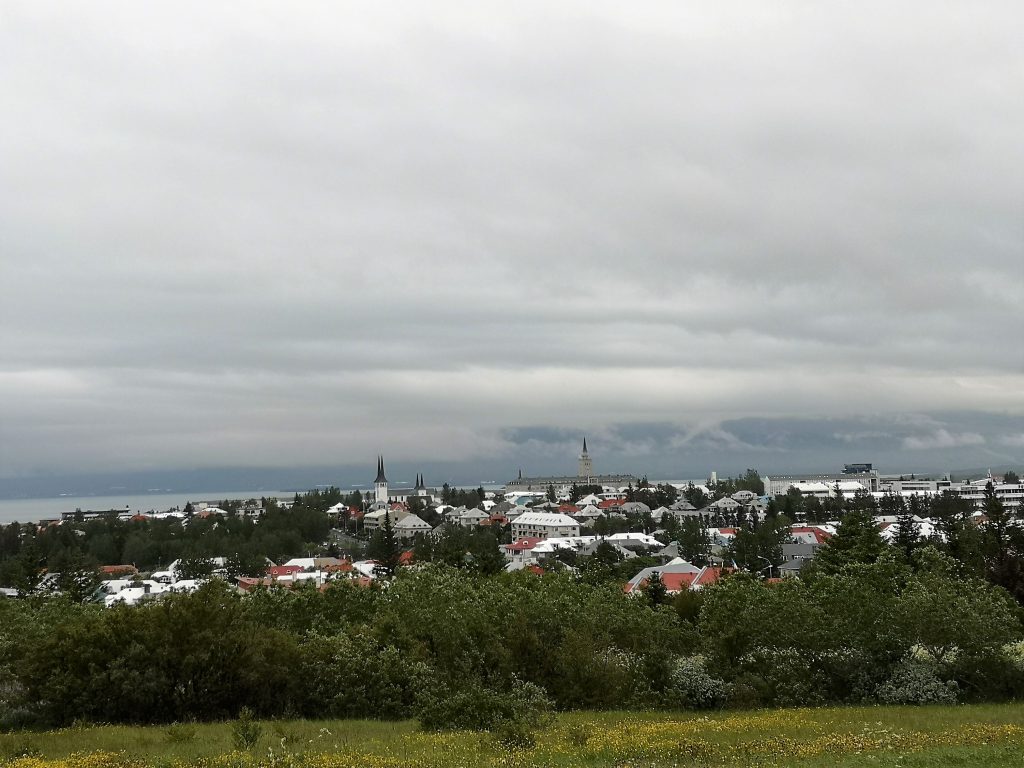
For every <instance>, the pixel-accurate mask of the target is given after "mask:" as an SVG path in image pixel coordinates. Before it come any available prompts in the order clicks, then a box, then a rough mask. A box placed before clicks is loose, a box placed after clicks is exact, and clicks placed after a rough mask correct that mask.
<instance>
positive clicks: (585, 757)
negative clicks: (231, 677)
mask: <svg viewBox="0 0 1024 768" xmlns="http://www.w3.org/2000/svg"><path fill="white" fill-rule="evenodd" d="M261 727H262V735H261V736H260V738H259V741H258V742H257V744H256V746H255V747H253V748H252V749H251V750H249V751H237V750H235V748H234V743H233V735H232V733H233V729H232V724H230V723H219V724H211V725H188V724H184V725H173V726H164V727H160V726H151V727H126V726H90V727H80V728H68V729H64V730H59V731H49V732H19V733H10V734H3V735H0V764H2V765H3V766H4V768H142V767H143V766H158V767H160V768H164V767H166V768H172V767H174V766H181V767H182V768H186V767H188V768H256V767H257V766H267V767H268V768H277V767H278V766H280V768H291V767H292V766H296V767H303V768H334V767H335V766H337V767H338V768H341V766H352V767H353V768H355V767H357V766H372V767H377V768H391V767H393V768H399V767H401V766H410V767H411V768H433V767H434V766H437V768H442V766H443V767H444V768H448V767H449V766H450V767H452V768H456V767H458V766H462V767H464V768H478V767H484V766H486V767H488V768H491V767H493V768H500V767H502V766H509V768H512V767H513V766H523V767H525V766H551V767H552V768H555V767H559V768H561V767H563V766H564V767H566V768H568V767H570V766H587V767H593V768H600V767H602V766H618V767H621V768H626V766H635V767H636V768H640V766H645V767H650V766H654V767H655V768H660V767H661V766H682V765H700V766H708V765H715V766H783V765H787V766H788V765H793V766H808V768H809V767H810V766H835V765H840V766H902V767H904V768H906V767H914V766H948V765H954V766H1005V765H1022V764H1024V705H1018V704H1008V705H984V706H962V707H922V708H900V707H868V708H832V709H792V710H765V711H757V712H742V713H736V712H729V713H715V714H708V715H703V714H694V713H685V714H665V713H650V714H636V713H576V714H565V715H560V716H558V717H557V718H556V719H555V720H554V722H553V723H552V724H551V725H550V727H548V728H546V729H544V730H542V731H540V732H539V733H538V734H537V736H536V744H535V745H534V746H533V747H532V748H529V749H523V748H510V747H508V746H505V745H503V744H502V743H500V742H499V741H498V740H497V739H496V738H494V737H493V736H491V735H489V734H479V733H464V732H459V733H445V734H427V733H421V732H419V731H417V729H416V726H415V724H414V723H411V722H401V723H382V722H376V721H354V720H348V721H308V720H303V721H274V722H264V723H261Z"/></svg>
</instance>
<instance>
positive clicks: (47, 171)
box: [0, 2, 1024, 475]
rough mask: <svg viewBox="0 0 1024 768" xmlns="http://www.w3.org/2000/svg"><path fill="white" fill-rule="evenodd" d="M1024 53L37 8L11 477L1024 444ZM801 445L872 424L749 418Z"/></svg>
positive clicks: (1011, 31)
mask: <svg viewBox="0 0 1024 768" xmlns="http://www.w3.org/2000/svg"><path fill="white" fill-rule="evenodd" d="M1022 34H1024V13H1022V12H1021V10H1020V7H1019V5H1018V4H1015V3H991V4H985V5H983V6H979V5H977V4H973V3H950V4H943V5H941V6H936V5H934V4H929V3H909V4H902V5H899V6H897V7H893V6H892V5H891V4H882V3H878V4H826V5H813V4H798V3H794V4H788V5H781V6H766V5H764V4H762V3H747V4H743V3H741V4H734V5H729V6H722V7H719V6H695V5H694V6H690V5H685V4H678V3H668V2H665V3H649V4H645V5H644V6H643V7H640V8H635V7H630V8H627V7H625V6H622V5H621V4H617V3H601V2H598V3H593V2H585V3H584V2H580V3H562V4H558V5H554V6H553V5H551V4H546V3H534V4H531V3H527V4H519V5H517V6H515V7H514V8H511V7H508V6H507V5H502V4H488V3H474V4H456V3H445V2H440V3H432V4H431V5H430V6H429V7H427V6H423V5H421V4H415V3H408V4H401V3H400V4H397V5H389V6H382V5H380V4H376V3H362V4H349V5H345V6H343V7H339V6H337V5H335V4H329V3H310V4H305V5H304V6H302V7H301V8H296V7H294V6H287V5H285V4H283V3H281V4H273V3H247V4H245V5H240V6H227V5H222V6H210V4H204V3H177V4H175V5H174V6H173V7H172V6H167V7H156V6H141V5H138V4H131V3H99V4H90V5H89V6H88V7H84V6H76V5H74V4H62V3H56V4H39V3H30V2H15V3H8V4H5V5H4V7H3V9H2V10H0V67H2V69H3V71H4V78H3V80H2V82H0V103H2V104H3V105H4V112H5V115H6V116H7V119H5V120H4V121H3V122H2V124H0V177H2V178H3V179H4V183H3V185H0V257H2V270H3V271H2V281H0V282H2V292H3V301H2V302H0V327H2V328H3V335H2V336H0V402H2V403H3V405H2V408H3V411H4V412H3V418H2V419H0V446H2V447H0V474H6V475H16V474H22V473H26V472H31V471H46V470H62V471H76V470H82V469H111V468H118V467H136V468H149V467H156V466H164V465H168V464H170V465H176V466H181V465H189V466H192V465H208V466H214V465H216V466H224V465H250V466H256V465H267V466H272V465H295V464H311V465H317V466H320V465H323V464H324V463H332V462H349V461H361V460H362V459H363V458H364V457H365V456H366V455H371V456H372V455H376V453H377V452H378V451H380V450H386V451H388V452H389V453H390V454H392V455H395V456H398V457H405V458H408V459H415V458H416V457H418V456H421V455H430V456H432V457H434V458H436V459H437V460H450V461H469V460H473V461H478V460H479V461H483V460H485V459H488V460H493V461H506V460H507V461H509V462H513V461H518V460H519V459H520V458H522V454H521V453H519V451H520V448H521V444H520V443H519V442H517V440H518V439H519V438H518V435H520V434H527V433H526V432H521V433H517V432H515V431H509V429H510V428H514V427H517V426H518V427H525V426H529V425H536V424H543V425H546V426H547V427H548V428H550V429H553V430H555V431H554V432H553V433H552V435H554V437H553V438H552V439H549V438H551V435H548V436H535V437H534V438H531V439H532V440H533V443H531V445H533V446H534V448H536V449H537V450H542V446H544V445H550V444H553V443H557V445H558V449H557V450H555V449H553V452H552V453H550V455H551V456H554V455H555V454H558V452H559V451H561V450H562V449H563V448H564V450H566V451H568V450H575V449H574V448H571V445H570V444H573V445H574V444H575V443H574V441H575V440H576V439H577V438H578V437H579V435H580V434H582V433H583V431H586V432H587V434H588V435H593V436H594V440H595V441H597V442H598V444H600V443H601V442H602V441H607V444H608V446H609V448H611V446H612V444H613V443H615V441H618V443H616V445H617V447H616V448H615V450H617V451H620V452H621V455H622V456H623V457H638V460H639V457H644V456H647V455H649V454H650V453H651V452H652V451H655V450H656V449H658V448H659V446H662V447H665V446H667V447H668V449H669V450H672V451H675V452H677V455H678V457H679V458H680V460H683V459H685V460H687V461H689V460H690V457H691V453H688V452H694V451H697V450H698V449H702V450H709V451H713V452H715V453H713V456H719V455H720V456H722V457H727V456H730V455H731V456H734V457H739V456H747V455H755V454H758V453H759V452H761V453H763V452H766V451H773V450H791V449H792V450H798V444H799V441H804V442H803V445H804V446H805V447H806V446H815V447H816V449H817V450H819V451H820V452H821V453H820V454H819V456H820V457H821V458H822V459H826V460H831V458H832V457H835V458H837V459H838V457H839V456H840V453H841V451H840V448H843V447H848V446H851V445H853V446H859V445H861V444H864V442H865V441H871V440H878V441H883V442H884V441H886V440H889V441H891V443H884V444H885V445H890V444H891V446H892V449H893V450H901V451H904V452H907V453H908V454H913V455H918V454H921V453H929V452H933V451H939V452H949V451H955V450H965V451H968V452H970V451H973V452H980V451H994V452H1000V451H1003V452H1010V453H1013V451H1018V452H1019V448H1020V442H1021V441H1020V435H1021V434H1024V429H1021V428H1020V425H1019V424H1018V425H1017V426H1016V427H1014V428H1013V429H1010V428H1008V429H1006V430H1005V431H1004V432H999V430H998V429H996V428H994V427H991V425H989V424H988V423H987V421H986V418H987V417H986V416H985V414H986V413H995V414H1011V415H1013V414H1019V413H1021V411H1022V410H1024V395H1022V392H1024V359H1022V355H1021V351H1020V345H1019V344H1016V343H1015V340H1016V339H1019V338H1020V333H1021V331H1022V330H1024V317H1022V311H1021V302H1020V296H1021V294H1022V289H1024V282H1022V276H1021V270H1020V265H1021V263H1022V261H1024V225H1022V221H1024V215H1022V212H1024V144H1022V142H1021V141H1020V139H1019V137H1020V134H1021V129H1022V127H1024V104H1022V101H1021V99H1020V98H1019V94H1020V93H1021V92H1022V91H1024V53H1022V49H1021V46H1020V45H1019V41H1020V39H1021V37H1022ZM950 411H956V412H959V413H966V412H976V413H977V423H967V422H965V423H956V424H945V422H943V421H942V419H941V418H936V421H937V422H942V423H936V424H931V425H923V426H922V427H921V429H919V430H918V431H916V432H913V431H907V430H896V429H891V428H890V427H888V426H886V424H885V422H886V420H887V419H889V418H892V417H891V416H890V415H891V414H898V413H904V412H906V413H919V414H920V413H946V412H950ZM857 414H880V416H879V417H878V418H879V419H880V423H873V422H871V418H874V417H868V418H867V423H862V422H861V421H859V420H858V419H859V418H860V417H857V418H854V417H855V416H856V415H857ZM806 416H830V417H836V418H842V417H846V418H850V419H853V421H851V423H849V424H845V425H843V424H834V423H832V422H830V421H828V420H827V419H826V420H825V421H822V422H820V423H819V422H807V421H799V419H798V420H797V421H798V422H799V423H800V424H803V425H804V426H805V427H807V428H806V429H802V431H799V430H798V431H797V432H792V433H789V432H785V430H783V432H785V434H774V433H772V428H771V427H769V428H767V430H768V432H769V433H772V434H769V435H767V436H766V435H760V434H758V433H757V430H756V429H754V428H753V427H751V429H753V432H751V431H750V429H746V428H739V427H736V426H735V424H734V425H733V427H732V428H731V427H730V426H729V425H730V424H733V423H734V422H736V423H739V424H741V425H742V424H746V425H747V426H748V427H750V422H744V421H743V419H744V418H754V417H763V418H768V419H781V418H793V417H806ZM997 418H1003V417H1002V416H998V417H997ZM1006 418H1007V419H1010V416H1007V417H1006ZM967 421H968V422H970V420H967ZM773 423H774V422H773ZM630 424H632V425H646V426H641V427H640V428H637V429H632V428H630V429H627V428H625V427H623V426H622V425H630ZM658 424H660V425H664V424H673V425H680V429H679V430H678V431H673V432H672V433H671V435H669V436H666V434H665V433H664V430H662V429H661V428H658V427H654V426H651V425H658ZM819 427H820V428H821V429H825V430H827V432H826V433H824V434H819V433H818V432H816V431H815V430H817V429H818V428H819ZM990 427H991V428H990ZM791 428H792V429H796V427H791ZM644 430H647V431H646V432H645V431H644ZM787 446H789V447H787ZM864 447H868V446H867V445H864ZM876 447H877V446H876ZM545 455H549V454H545ZM559 455H561V454H559ZM569 455H570V457H571V455H572V454H571V453H570V454H569ZM842 455H844V456H845V455H846V453H842ZM943 455H944V456H945V455H946V454H943ZM972 455H973V454H972ZM552 460H554V459H552ZM744 460H745V459H744ZM570 461H571V459H570Z"/></svg>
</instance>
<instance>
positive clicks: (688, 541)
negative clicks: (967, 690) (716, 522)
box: [677, 517, 711, 565]
mask: <svg viewBox="0 0 1024 768" xmlns="http://www.w3.org/2000/svg"><path fill="white" fill-rule="evenodd" d="M677 533H678V539H677V540H678V542H679V554H680V555H681V556H682V557H683V558H685V559H686V560H688V561H689V562H691V563H693V564H694V565H707V564H708V563H710V562H711V534H710V533H708V529H707V527H706V526H705V525H704V522H703V521H702V520H701V519H700V518H697V517H684V518H683V519H682V521H680V523H679V530H678V532H677Z"/></svg>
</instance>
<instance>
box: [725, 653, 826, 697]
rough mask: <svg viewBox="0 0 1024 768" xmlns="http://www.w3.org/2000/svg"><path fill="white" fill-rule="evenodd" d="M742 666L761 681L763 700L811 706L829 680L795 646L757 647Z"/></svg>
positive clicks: (745, 658)
mask: <svg viewBox="0 0 1024 768" xmlns="http://www.w3.org/2000/svg"><path fill="white" fill-rule="evenodd" d="M740 661H741V664H742V667H743V668H744V669H745V670H747V671H749V672H753V673H754V674H755V675H757V676H758V677H759V678H761V680H762V681H763V682H764V683H765V685H766V687H767V690H766V691H763V692H762V693H763V695H764V698H763V702H764V703H766V704H768V703H771V704H775V705H778V706H783V707H788V706H802V707H806V706H815V705H818V704H821V703H823V702H824V701H825V697H826V694H827V691H828V690H829V681H828V678H827V676H826V675H825V674H824V672H823V671H822V670H821V669H820V668H819V667H818V666H817V665H816V664H814V663H813V661H812V660H811V659H810V658H808V657H807V656H806V655H804V654H801V653H800V652H799V651H798V650H796V649H795V648H769V647H763V648H757V649H755V650H754V651H753V652H752V653H750V654H747V655H746V656H744V657H743V658H742V659H741V660H740Z"/></svg>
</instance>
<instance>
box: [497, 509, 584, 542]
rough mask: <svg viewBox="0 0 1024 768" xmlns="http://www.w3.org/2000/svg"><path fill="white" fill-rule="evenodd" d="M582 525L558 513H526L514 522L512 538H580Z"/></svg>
mask: <svg viewBox="0 0 1024 768" xmlns="http://www.w3.org/2000/svg"><path fill="white" fill-rule="evenodd" d="M579 535H580V524H579V523H578V522H576V521H575V520H573V519H572V518H571V517H569V516H568V515H563V514H560V513H558V512H524V513H523V514H521V515H520V516H519V517H517V518H516V519H515V520H513V521H512V538H513V539H520V538H527V537H530V538H538V539H550V538H554V537H558V538H562V537H567V536H579Z"/></svg>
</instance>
